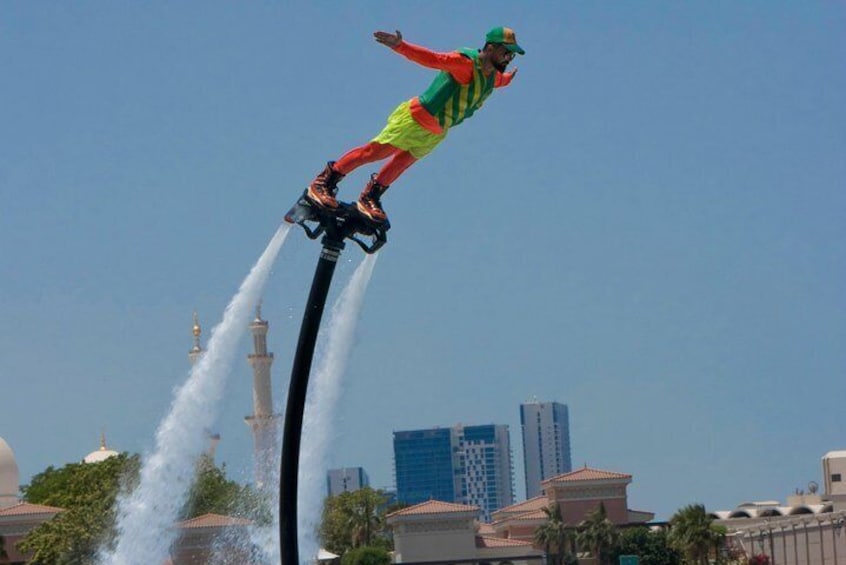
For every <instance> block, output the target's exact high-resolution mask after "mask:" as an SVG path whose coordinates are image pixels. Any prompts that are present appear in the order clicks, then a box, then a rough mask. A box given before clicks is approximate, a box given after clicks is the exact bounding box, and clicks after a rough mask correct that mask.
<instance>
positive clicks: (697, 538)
mask: <svg viewBox="0 0 846 565" xmlns="http://www.w3.org/2000/svg"><path fill="white" fill-rule="evenodd" d="M713 521H714V520H713V518H711V517H710V516H708V513H707V512H705V506H704V505H703V504H689V505H687V506H685V507H683V508H681V509H680V510H678V511H677V512H676V513H675V514H673V517H672V518H670V536H669V538H670V539H669V541H670V545H672V546H673V547H674V548H675V549H677V550H678V551H680V552H681V553H682V554H683V555H684V558H685V561H686V562H688V563H696V564H702V565H707V564H708V554H709V553H710V551H711V548H712V547H714V548H718V547H719V546H720V544H721V543H722V541H723V539H724V538H725V532H724V531H723V530H721V529H720V528H717V527H715V526H714V524H713V523H712V522H713Z"/></svg>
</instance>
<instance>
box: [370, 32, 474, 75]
mask: <svg viewBox="0 0 846 565" xmlns="http://www.w3.org/2000/svg"><path fill="white" fill-rule="evenodd" d="M373 37H374V38H375V39H376V41H378V42H379V43H381V44H382V45H387V46H388V47H390V48H391V49H393V50H394V51H396V52H397V53H399V54H400V55H402V56H403V57H405V58H406V59H408V60H410V61H413V62H415V63H417V64H418V65H422V66H424V67H427V68H430V69H436V70H439V71H446V72H448V73H449V74H451V75H452V76H453V77H455V80H457V81H458V82H459V83H461V84H467V83H469V82H470V81H471V80H473V62H472V61H471V60H470V59H468V58H467V57H465V56H463V55H461V54H460V53H455V52H453V53H438V52H436V51H432V50H431V49H427V48H425V47H421V46H419V45H414V44H412V43H408V42H407V41H403V39H402V33H400V31H399V30H397V32H396V33H389V32H386V31H377V32H376V33H374V34H373Z"/></svg>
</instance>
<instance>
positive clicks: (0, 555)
mask: <svg viewBox="0 0 846 565" xmlns="http://www.w3.org/2000/svg"><path fill="white" fill-rule="evenodd" d="M8 558H9V554H8V553H6V538H4V537H3V536H0V559H8Z"/></svg>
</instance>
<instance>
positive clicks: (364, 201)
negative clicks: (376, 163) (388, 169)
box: [355, 175, 388, 224]
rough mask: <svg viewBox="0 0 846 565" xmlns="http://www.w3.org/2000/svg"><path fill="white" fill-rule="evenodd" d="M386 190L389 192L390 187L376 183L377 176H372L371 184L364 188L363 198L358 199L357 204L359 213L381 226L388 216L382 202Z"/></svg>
mask: <svg viewBox="0 0 846 565" xmlns="http://www.w3.org/2000/svg"><path fill="white" fill-rule="evenodd" d="M386 190H388V187H387V186H385V185H384V184H379V183H378V182H376V175H371V177H370V182H368V183H367V186H365V187H364V190H363V191H362V192H361V196H359V197H358V202H356V203H355V205H356V208H358V211H359V212H361V213H362V214H364V215H365V216H367V217H368V218H370V219H371V220H373V221H374V222H376V223H379V224H381V223H382V222H384V221H385V220H387V219H388V215H387V214H385V210H383V209H382V201H381V197H382V194H384V193H385V191H386Z"/></svg>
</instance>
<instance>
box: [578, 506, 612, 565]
mask: <svg viewBox="0 0 846 565" xmlns="http://www.w3.org/2000/svg"><path fill="white" fill-rule="evenodd" d="M578 530H579V531H578V534H576V541H577V543H578V544H579V546H580V547H585V548H587V549H588V550H589V551H590V552H591V554H592V555H593V556H594V557H595V558H596V562H597V563H599V564H600V565H603V564H604V563H610V562H611V558H612V556H613V553H614V550H615V549H616V547H617V539H618V537H619V535H618V533H617V528H616V527H615V526H614V524H613V523H612V522H611V520H609V519H608V513H607V512H606V510H605V504H603V503H601V502H600V503H599V508H597V509H596V510H594V511H592V512H590V513H589V514H588V515H587V517H586V518H585V519H584V520H582V521H581V522H580V523H579V528H578Z"/></svg>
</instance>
